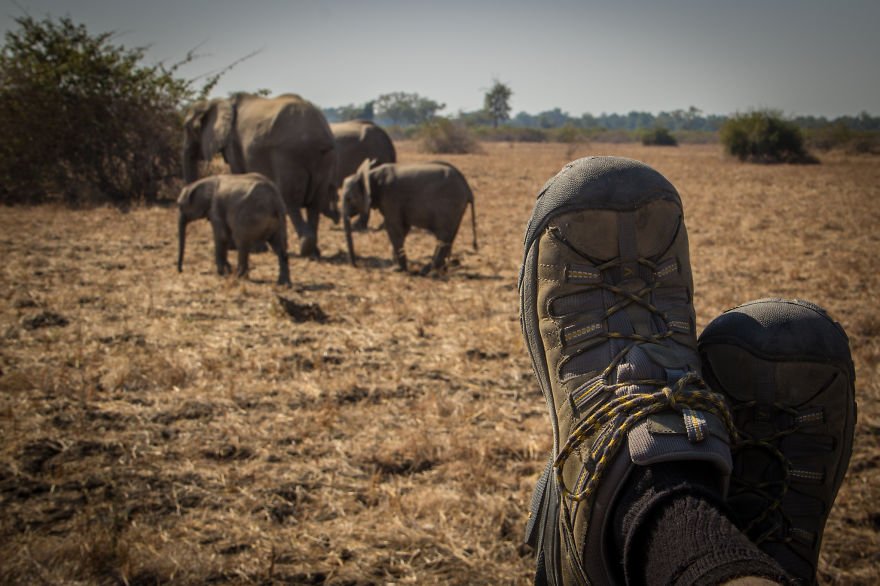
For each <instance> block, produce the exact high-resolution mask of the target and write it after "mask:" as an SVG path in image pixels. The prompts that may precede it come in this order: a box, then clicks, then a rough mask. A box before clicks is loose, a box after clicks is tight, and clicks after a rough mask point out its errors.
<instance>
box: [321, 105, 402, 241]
mask: <svg viewBox="0 0 880 586" xmlns="http://www.w3.org/2000/svg"><path fill="white" fill-rule="evenodd" d="M330 130H331V132H333V137H334V138H335V139H336V178H335V186H336V187H337V188H339V187H341V186H342V182H343V181H345V178H346V177H348V176H349V175H354V174H355V173H357V170H358V167H360V166H361V163H363V162H364V161H365V160H373V161H375V162H376V164H378V165H381V164H383V163H396V162H397V152H396V151H395V150H394V143H393V142H392V141H391V137H390V136H388V133H387V132H385V131H384V130H382V128H381V127H379V126H376V125H375V124H373V123H372V122H370V121H369V120H349V121H347V122H335V123H333V124H331V125H330ZM369 221H370V210H369V208H367V210H366V212H364V213H362V214H361V215H360V217H359V218H358V221H357V222H356V223H355V224H354V228H355V229H357V230H364V229H366V227H367V224H368V223H369Z"/></svg>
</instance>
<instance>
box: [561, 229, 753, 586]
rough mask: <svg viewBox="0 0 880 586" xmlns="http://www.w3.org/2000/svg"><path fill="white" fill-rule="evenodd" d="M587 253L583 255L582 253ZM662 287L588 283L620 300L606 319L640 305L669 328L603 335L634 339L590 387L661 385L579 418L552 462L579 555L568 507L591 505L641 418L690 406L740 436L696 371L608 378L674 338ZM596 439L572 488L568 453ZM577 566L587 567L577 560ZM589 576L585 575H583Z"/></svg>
mask: <svg viewBox="0 0 880 586" xmlns="http://www.w3.org/2000/svg"><path fill="white" fill-rule="evenodd" d="M553 236H554V237H556V238H557V239H558V240H560V241H561V242H562V243H564V244H565V245H566V246H568V247H569V248H571V249H572V250H573V251H574V252H576V253H577V254H579V255H581V254H580V253H579V252H578V251H577V250H576V249H574V247H573V246H571V244H569V243H568V242H567V241H566V240H565V239H564V237H563V236H562V234H561V233H559V232H556V233H554V234H553ZM581 256H583V255H581ZM637 262H638V264H640V265H642V266H645V267H648V268H649V269H651V271H652V272H653V271H656V270H657V269H658V266H659V265H658V264H657V263H655V262H653V261H651V260H649V259H646V258H639V259H638V261H637ZM623 264H624V263H623V262H622V261H621V260H620V259H619V258H617V259H612V260H610V261H607V262H605V263H601V264H599V265H596V266H595V268H596V269H597V270H598V271H599V272H600V273H604V272H605V271H608V270H610V269H613V268H615V267H619V266H621V265H623ZM658 286H659V283H658V282H657V281H653V282H651V283H646V284H645V286H644V287H642V288H641V289H639V290H638V291H636V292H630V291H627V290H625V289H623V288H621V287H618V286H616V285H612V284H609V283H606V282H604V280H603V281H600V282H597V283H591V284H586V285H585V287H587V288H599V289H604V290H606V291H609V292H610V293H612V294H613V295H614V296H615V298H616V299H618V301H616V302H615V303H614V304H612V305H611V306H609V307H608V308H607V309H606V310H605V312H604V315H603V318H602V319H603V320H606V323H607V320H608V319H609V318H610V317H611V316H613V315H614V314H615V313H617V312H618V311H621V310H623V309H624V308H626V307H627V306H629V305H631V304H634V303H635V304H638V305H640V306H642V307H644V308H645V309H647V310H648V311H650V312H651V313H652V314H654V315H657V316H659V317H660V318H661V319H662V321H663V323H664V324H665V325H666V331H664V332H658V333H655V334H652V335H650V336H644V335H640V334H637V333H630V334H624V333H621V332H614V331H608V332H605V333H603V334H600V335H601V336H603V337H605V338H607V339H619V340H623V339H625V340H630V343H629V344H627V345H626V346H625V347H624V348H623V349H622V350H620V351H619V352H618V353H617V354H616V355H615V356H614V357H613V358H612V360H611V361H610V362H609V364H608V366H607V367H606V368H605V369H604V370H603V371H602V373H601V375H600V377H599V378H600V380H599V381H598V382H597V384H596V385H591V387H590V388H589V390H588V392H594V391H596V390H599V389H600V388H601V390H602V391H603V392H610V393H613V392H614V391H616V390H618V389H619V388H621V387H625V386H626V387H629V386H649V387H654V388H655V389H657V390H656V391H654V392H648V393H645V392H636V393H630V394H627V395H621V396H615V397H613V398H611V399H610V400H609V401H607V402H606V403H605V404H603V405H602V406H601V407H600V408H599V409H597V410H596V411H595V412H593V413H592V414H590V415H589V416H588V417H587V418H586V419H584V420H583V421H582V422H580V423H579V424H578V425H577V426H576V427H575V428H574V430H573V431H572V432H571V433H570V435H569V437H568V439H567V440H566V442H565V444H563V445H562V447H561V448H560V450H559V454H558V455H557V457H556V459H555V461H554V463H553V467H554V473H555V476H556V481H557V485H558V486H559V487H560V490H561V492H562V495H563V499H562V507H563V511H564V514H563V515H562V517H563V520H564V523H565V526H566V531H565V532H564V533H565V539H566V541H568V542H569V548H568V549H569V552H570V554H574V555H575V557H577V558H580V554H579V553H578V551H577V548H576V547H573V545H574V541H573V537H574V527H573V526H572V520H573V516H572V515H571V509H570V506H571V504H572V503H584V504H586V505H587V506H588V507H589V506H591V505H592V499H593V498H594V496H595V492H596V488H597V486H598V484H599V482H600V480H601V479H602V475H603V474H604V473H605V471H606V470H607V467H608V466H609V465H610V463H611V462H612V461H613V460H614V456H615V455H616V454H617V452H618V450H619V449H620V447H621V446H622V445H623V440H624V439H625V438H626V435H627V434H628V433H629V431H631V430H632V429H633V428H634V427H635V425H636V424H637V423H639V422H640V421H642V420H644V419H645V418H647V417H648V416H650V415H651V414H653V413H658V412H661V411H667V410H674V411H678V412H681V413H683V414H684V415H686V413H684V411H685V410H686V409H690V410H695V411H706V412H709V413H712V414H714V415H715V416H716V417H718V418H719V419H720V420H721V421H722V423H723V424H724V425H725V427H726V428H727V430H728V433H729V434H730V437H731V438H735V437H737V431H736V428H735V427H734V425H733V420H732V418H731V415H730V411H729V410H728V407H727V403H726V402H725V400H724V398H723V397H722V396H721V395H719V394H717V393H715V392H713V391H710V390H708V387H707V386H706V384H705V382H704V381H703V379H702V378H701V377H700V376H699V375H698V374H697V373H695V372H688V373H686V374H684V375H683V376H682V377H680V378H679V379H678V380H676V381H675V382H674V383H673V384H671V385H670V384H669V382H668V381H666V380H660V379H633V380H625V381H618V382H617V383H611V382H609V377H610V376H611V374H612V373H613V372H614V371H615V369H616V368H617V367H618V366H619V364H620V363H621V362H622V361H623V359H624V358H625V357H626V355H627V354H628V353H629V352H630V351H631V350H632V349H633V348H635V347H636V346H638V345H641V344H646V343H659V342H662V341H663V340H665V339H666V338H669V337H671V336H672V335H673V334H674V331H673V329H672V327H671V326H670V323H669V316H668V315H667V314H666V313H664V312H662V311H660V310H659V308H657V307H656V306H655V305H654V304H652V303H651V302H650V301H649V300H648V297H649V296H650V294H651V292H652V291H653V290H654V289H656V288H657V287H658ZM608 426H610V429H613V430H614V431H613V432H611V433H602V430H603V429H606V428H608ZM593 436H595V437H596V438H597V441H596V443H594V444H593V445H592V446H590V448H589V450H588V452H587V455H586V457H585V458H584V461H583V463H584V470H587V471H589V474H588V477H587V481H586V484H585V485H584V487H583V489H582V490H580V491H578V492H574V491H572V490H571V489H570V488H569V487H568V486H566V484H565V480H564V478H563V470H564V468H565V464H566V462H567V461H568V458H569V457H570V456H571V455H572V454H573V453H574V452H575V450H577V449H578V448H579V447H580V446H581V445H583V444H584V442H585V441H587V440H588V439H589V438H590V437H593ZM575 565H576V567H578V568H580V567H583V566H582V564H581V563H580V560H578V563H577V564H575ZM585 578H586V577H585V576H584V579H585Z"/></svg>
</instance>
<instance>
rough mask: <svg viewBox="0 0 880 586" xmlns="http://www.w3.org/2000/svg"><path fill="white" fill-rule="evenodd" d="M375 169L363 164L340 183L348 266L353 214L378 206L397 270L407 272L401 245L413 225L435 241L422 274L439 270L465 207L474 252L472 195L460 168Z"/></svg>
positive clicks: (435, 165) (439, 165)
mask: <svg viewBox="0 0 880 586" xmlns="http://www.w3.org/2000/svg"><path fill="white" fill-rule="evenodd" d="M374 165H375V161H364V162H363V163H362V164H361V166H360V167H359V168H358V170H357V172H356V173H355V174H354V175H351V176H349V177H347V178H346V179H345V181H344V182H343V184H342V218H343V221H344V225H345V239H346V242H347V244H348V255H349V258H350V259H351V264H352V265H354V264H355V255H354V244H353V242H352V239H351V216H352V215H354V214H363V213H364V212H366V211H367V210H368V209H370V208H377V209H378V210H379V211H380V212H382V216H383V217H384V218H385V230H386V231H387V232H388V238H389V239H390V240H391V246H392V248H393V258H394V260H395V261H396V263H397V267H396V268H397V269H398V270H402V271H405V270H406V252H404V249H403V241H404V240H405V239H406V235H407V234H409V230H410V228H411V227H413V226H416V227H418V228H424V229H425V230H427V231H428V232H430V233H431V234H433V235H434V236H435V237H436V238H437V247H436V248H435V249H434V257H433V258H432V259H431V262H430V263H429V264H428V265H426V266H425V267H424V268H423V269H422V271H421V274H423V275H425V274H427V273H429V272H430V271H431V269H441V268H443V267H444V266H445V263H446V257H447V256H448V255H449V253H450V251H451V250H452V241H453V240H455V235H456V233H457V232H458V226H459V224H461V219H462V217H463V216H464V211H465V208H466V207H467V206H468V204H470V206H471V226H472V229H473V235H474V250H476V249H477V219H476V216H475V213H474V194H473V192H472V191H471V188H470V186H469V185H468V183H467V181H466V180H465V178H464V176H463V175H462V174H461V172H460V171H459V170H458V169H456V168H455V167H453V166H452V165H450V164H448V163H442V162H432V163H413V164H401V163H385V164H384V165H378V166H374Z"/></svg>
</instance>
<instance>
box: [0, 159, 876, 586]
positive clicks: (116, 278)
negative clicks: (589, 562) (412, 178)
mask: <svg viewBox="0 0 880 586" xmlns="http://www.w3.org/2000/svg"><path fill="white" fill-rule="evenodd" d="M484 148H485V153H483V154H478V155H461V156H448V157H445V159H446V160H448V161H450V162H452V163H453V164H455V165H457V166H458V167H459V168H460V169H461V170H462V171H463V172H464V174H465V176H466V177H467V178H468V180H469V182H470V183H471V186H472V187H473V190H474V192H475V194H476V199H477V220H478V229H479V239H480V249H479V251H478V252H473V251H472V250H471V248H470V240H471V238H470V230H469V218H468V217H466V218H465V223H464V224H463V226H462V230H461V232H460V233H459V237H458V240H457V242H456V247H455V251H454V265H453V266H452V268H451V270H450V271H449V273H448V275H447V276H446V277H443V278H434V279H426V278H420V277H416V276H411V275H405V274H400V273H395V272H392V271H391V263H390V245H389V244H388V240H387V237H386V236H385V234H384V233H381V232H378V231H371V232H369V233H364V234H356V236H355V244H356V246H357V248H358V252H359V254H361V255H363V261H362V263H361V266H360V267H359V268H352V267H351V266H349V265H348V264H347V262H346V257H345V254H344V252H343V251H344V247H345V244H344V238H343V233H342V231H341V229H340V228H339V227H335V226H331V225H330V224H328V223H327V222H326V220H325V221H324V223H323V224H322V230H321V234H320V238H321V246H322V250H323V254H324V256H323V258H322V260H320V261H307V260H303V259H299V258H296V257H293V258H292V259H291V273H292V278H293V281H294V286H293V287H292V288H290V289H285V288H279V287H276V286H275V285H274V284H273V283H274V280H275V278H276V276H277V273H276V270H277V267H276V264H275V262H274V258H273V257H272V256H271V255H268V254H266V255H258V256H255V257H252V265H253V269H252V275H251V276H252V280H251V281H236V280H234V279H231V278H221V277H218V276H217V275H216V274H215V273H214V268H213V257H212V244H211V242H210V228H209V226H208V224H207V222H201V223H197V224H192V225H191V226H190V236H189V241H188V258H187V260H186V264H185V267H184V272H183V273H182V274H178V273H177V272H176V270H175V267H174V261H175V250H176V233H175V227H176V224H175V217H176V216H175V210H173V209H162V208H151V209H136V210H134V211H132V212H130V213H121V212H119V211H117V210H115V209H109V208H101V209H95V210H89V211H70V210H66V209H63V208H58V207H36V208H4V209H2V210H0V252H2V259H3V262H2V266H0V438H2V443H0V499H2V500H0V582H3V583H21V584H26V583H27V584H40V583H43V584H74V583H82V584H120V583H121V584H128V585H134V584H144V585H146V584H156V583H164V582H173V583H177V584H202V583H235V584H255V583H259V584H273V583H304V584H323V583H328V584H380V583H399V584H416V583H417V584H431V583H448V584H527V583H528V582H529V580H530V577H531V571H532V563H533V562H532V555H531V553H530V552H529V551H528V549H527V548H526V547H524V546H522V545H521V538H522V535H523V529H524V525H525V521H526V517H527V512H528V511H527V509H528V499H529V497H530V494H531V489H532V486H533V483H534V481H535V479H536V476H537V474H538V473H539V471H540V469H541V468H542V465H543V461H544V458H545V456H546V453H547V451H548V448H549V445H550V430H549V427H548V424H547V419H546V414H545V412H544V402H543V400H542V399H541V397H540V396H539V394H538V392H537V390H536V385H535V383H534V380H533V375H532V373H531V369H530V365H529V362H528V358H527V355H526V352H525V350H524V348H523V345H522V341H521V337H520V332H519V324H518V317H517V295H516V276H517V270H518V266H519V262H520V255H521V246H522V234H523V230H524V227H525V223H526V220H527V219H528V217H529V214H530V213H531V208H532V205H533V203H534V198H535V195H536V193H537V192H538V190H539V189H540V187H541V186H542V184H543V183H544V182H545V181H546V180H547V179H548V178H549V177H551V176H552V175H553V174H555V173H556V171H557V170H558V169H559V168H560V167H561V166H562V165H563V164H564V163H566V162H567V161H569V160H571V159H573V158H577V157H579V156H584V155H589V154H615V155H622V156H629V157H633V158H636V159H640V160H643V161H646V162H647V163H649V164H650V165H652V166H654V167H655V168H656V169H658V170H659V171H660V172H662V173H663V174H665V175H666V176H667V177H668V178H669V179H670V180H671V181H672V182H673V183H674V184H676V186H677V187H678V189H679V191H680V192H681V194H682V199H683V201H684V206H685V214H686V218H687V223H688V227H689V231H690V236H691V259H692V262H693V266H694V277H695V286H696V305H697V314H698V329H699V330H701V329H702V328H703V327H705V325H706V324H707V323H708V322H709V321H710V320H711V319H712V318H713V317H714V316H715V315H717V314H718V313H719V312H721V311H722V310H723V309H725V308H727V307H729V306H732V305H735V304H737V303H740V302H743V301H746V300H749V299H753V298H758V297H765V296H785V297H800V298H804V299H809V300H812V301H814V302H817V303H819V304H821V305H823V306H825V307H826V308H827V309H828V310H829V311H830V312H831V313H832V315H833V316H835V317H836V318H837V319H838V320H839V321H840V322H841V323H842V324H843V326H844V327H845V328H846V329H847V331H848V333H849V335H850V342H851V346H852V350H853V354H854V356H855V362H856V372H857V376H858V381H857V398H858V402H859V421H858V428H857V432H856V442H855V452H854V454H853V458H852V463H851V466H850V470H849V474H848V476H847V478H846V480H845V482H844V485H843V488H842V489H841V492H840V495H839V497H838V501H837V505H836V507H835V509H834V512H833V513H832V515H831V518H830V520H829V523H828V527H827V531H826V533H825V541H824V546H823V550H822V557H821V561H820V580H821V582H823V583H826V584H832V583H833V584H838V583H839V584H874V583H877V582H878V581H880V407H878V404H877V403H876V401H878V400H880V382H878V381H880V366H878V365H880V337H878V336H880V315H878V311H877V303H878V291H880V260H878V257H880V254H878V253H880V235H878V228H880V164H878V159H877V158H868V157H863V158H859V157H844V156H833V155H829V156H826V157H824V158H823V160H822V164H820V165H814V166H806V167H802V166H799V167H796V166H754V165H744V164H740V163H737V162H735V161H732V160H727V159H724V158H722V157H721V156H720V151H719V147H717V146H715V145H711V146H684V147H680V148H646V147H641V146H635V145H605V144H587V145H560V144H545V145H524V144H516V145H513V146H511V145H507V144H488V145H485V147H484ZM399 152H400V153H401V160H403V161H417V160H429V159H435V158H437V157H436V156H430V155H423V154H419V153H418V152H416V149H415V148H414V145H412V144H407V143H403V144H401V145H399ZM377 216H378V215H377ZM378 222H379V218H378V217H374V218H373V225H374V226H375V225H377V224H378ZM432 247H433V242H432V241H431V238H430V237H428V236H427V235H425V234H423V233H422V234H419V233H416V234H413V235H411V236H410V238H409V240H408V242H407V248H408V252H409V256H410V259H411V262H413V265H416V264H419V265H420V264H422V263H424V262H426V261H427V260H428V258H429V255H430V253H431V250H432ZM291 248H293V246H292V247H291ZM414 268H415V266H414ZM279 296H280V297H281V298H282V299H283V300H280V299H279ZM310 304H313V305H311V306H310ZM303 307H305V310H302V308H303ZM301 310H302V311H301ZM319 310H320V311H319Z"/></svg>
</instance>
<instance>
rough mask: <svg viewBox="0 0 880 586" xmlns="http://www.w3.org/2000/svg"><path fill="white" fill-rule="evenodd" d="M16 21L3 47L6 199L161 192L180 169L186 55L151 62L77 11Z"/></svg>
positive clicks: (0, 99)
mask: <svg viewBox="0 0 880 586" xmlns="http://www.w3.org/2000/svg"><path fill="white" fill-rule="evenodd" d="M16 22H17V24H18V29H17V30H13V31H9V32H7V33H6V36H5V43H4V46H3V48H2V50H0V81H2V83H0V129H2V135H3V140H2V141H0V202H2V203H15V202H38V201H46V200H52V199H58V200H63V201H66V202H68V203H77V202H81V201H84V200H104V201H106V200H109V201H112V202H116V203H124V202H128V201H131V200H133V199H145V200H153V199H155V198H156V197H157V195H158V194H159V192H160V190H161V188H162V186H163V185H164V184H165V182H167V181H168V180H170V179H171V178H172V177H177V176H179V175H180V169H179V165H180V149H181V146H180V145H181V140H182V133H181V130H180V128H181V119H180V113H179V110H180V106H181V105H182V103H183V102H184V101H186V100H188V99H191V98H192V97H193V93H194V92H193V90H192V89H191V86H190V82H188V81H186V80H183V79H179V78H177V77H175V70H176V68H177V67H179V66H180V65H182V63H179V64H177V65H175V66H172V67H170V68H167V69H166V68H165V67H163V66H162V65H157V66H144V65H142V64H141V61H142V59H143V57H144V49H142V48H137V49H126V48H124V47H122V46H118V45H113V44H112V43H111V39H112V38H113V36H114V33H112V32H107V33H101V34H97V35H91V34H89V32H88V31H87V30H86V27H85V26H84V25H81V24H80V25H78V24H75V23H74V22H73V21H72V20H71V19H69V18H61V19H60V20H57V21H55V20H52V19H51V18H49V17H46V18H45V19H43V20H42V21H38V20H35V19H33V18H31V17H30V16H25V17H20V18H17V19H16ZM213 83H216V79H215V80H213V81H212V83H211V84H210V85H213ZM207 88H208V86H206V88H205V89H206V90H207Z"/></svg>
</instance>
